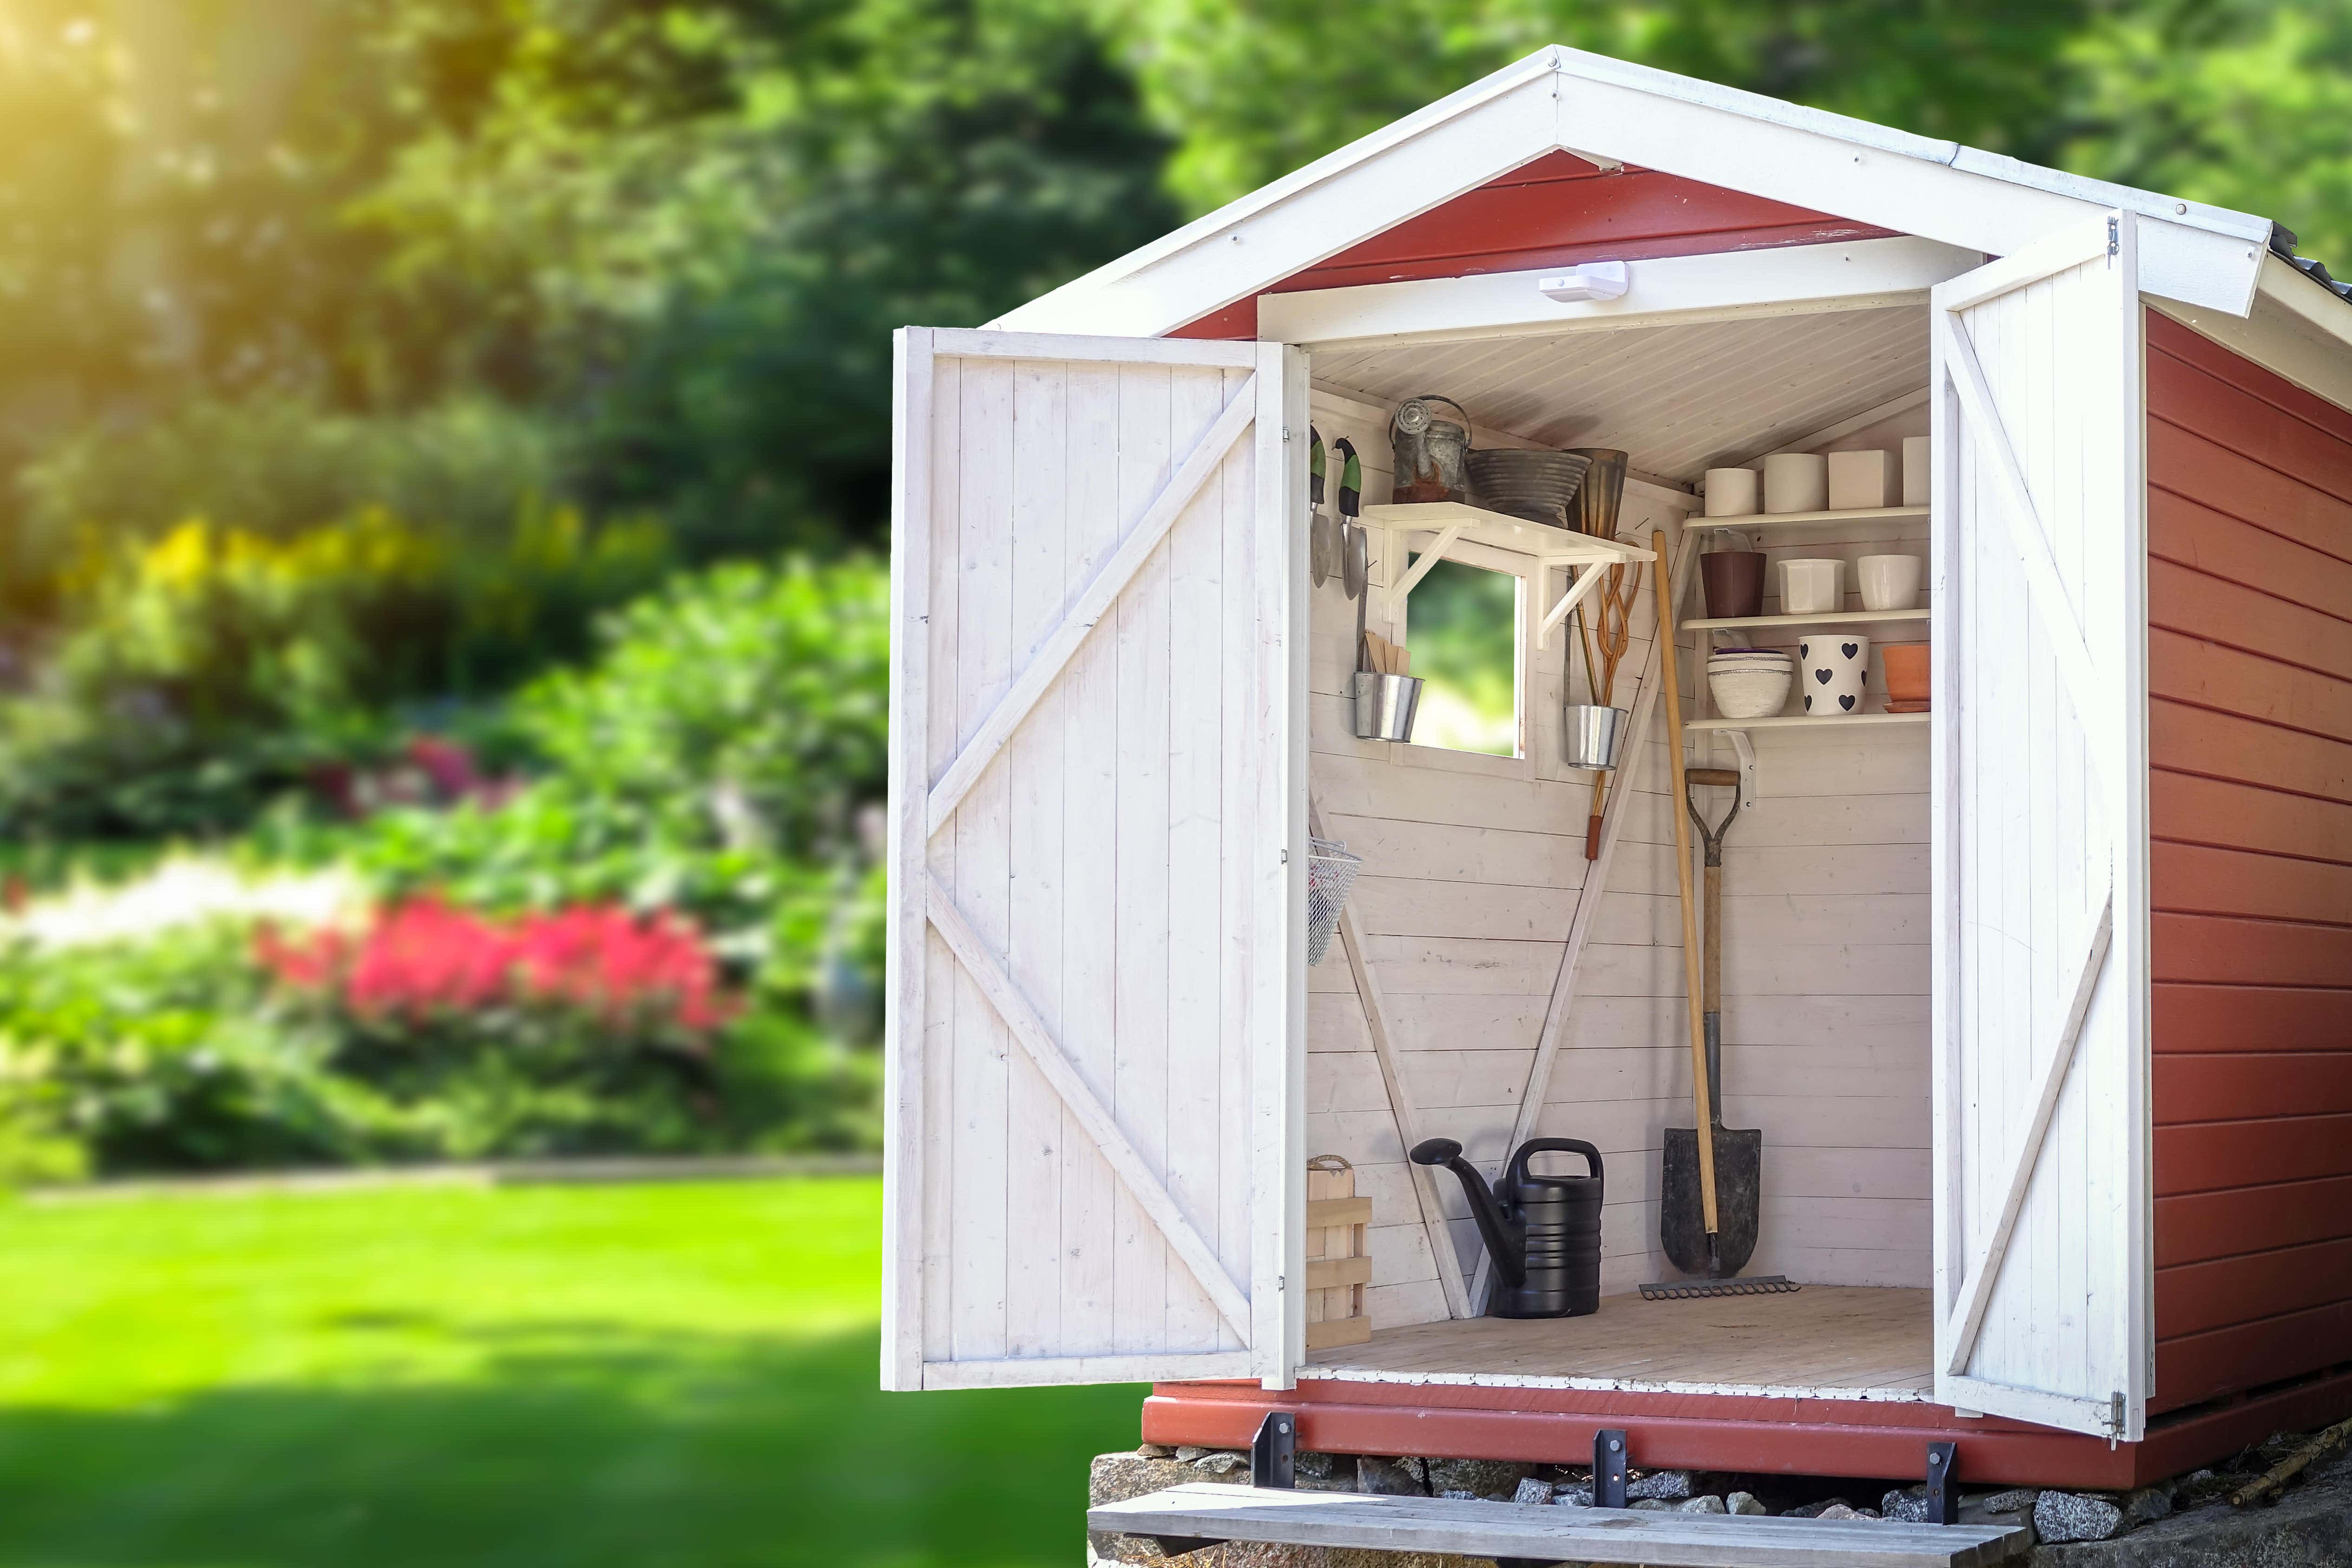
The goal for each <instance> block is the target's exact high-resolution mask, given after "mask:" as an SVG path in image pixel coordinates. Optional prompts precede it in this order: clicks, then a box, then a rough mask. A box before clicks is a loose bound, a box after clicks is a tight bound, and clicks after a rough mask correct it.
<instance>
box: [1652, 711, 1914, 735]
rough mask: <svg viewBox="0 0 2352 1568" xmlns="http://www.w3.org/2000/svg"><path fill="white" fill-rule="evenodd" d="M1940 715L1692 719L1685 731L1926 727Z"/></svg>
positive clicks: (1893, 714) (1788, 715) (1795, 714)
mask: <svg viewBox="0 0 2352 1568" xmlns="http://www.w3.org/2000/svg"><path fill="white" fill-rule="evenodd" d="M1933 717H1935V715H1934V714H1932V713H1845V714H1840V715H1838V716H1836V717H1834V718H1816V717H1814V716H1812V715H1811V714H1808V713H1794V714H1783V715H1780V716H1778V717H1774V718H1689V719H1685V720H1684V721H1683V727H1684V728H1685V729H1692V730H1700V729H1703V730H1710V731H1713V730H1735V729H1740V730H1744V729H1852V728H1853V727H1855V726H1857V725H1859V726H1861V727H1864V728H1865V729H1867V728H1872V727H1876V726H1878V725H1882V724H1925V723H1927V721H1928V720H1929V719H1931V718H1933Z"/></svg>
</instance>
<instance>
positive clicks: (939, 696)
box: [882, 328, 1307, 1388]
mask: <svg viewBox="0 0 2352 1568" xmlns="http://www.w3.org/2000/svg"><path fill="white" fill-rule="evenodd" d="M1306 431H1307V378H1306V366H1305V360H1304V356H1302V355H1300V354H1298V353H1297V351H1296V350H1286V349H1285V348H1283V347H1282V346H1281V345H1279V344H1261V343H1231V342H1195V341H1184V340H1149V339H1134V340H1129V339H1115V338H1077V337H1048V336H1041V335H1038V334H1034V333H1013V332H991V331H954V330H946V329H929V328H908V329H906V330H904V331H902V332H901V333H899V335H898V433H897V450H896V454H895V469H896V472H895V494H894V497H893V512H892V529H891V595H892V625H893V628H894V636H893V638H892V642H891V649H890V659H891V678H890V746H891V759H890V789H891V801H890V822H891V827H890V833H891V837H890V845H889V872H890V880H891V886H890V914H889V918H890V932H889V961H890V986H889V996H888V1009H889V1013H888V1022H887V1033H886V1043H885V1051H886V1063H887V1066H886V1071H887V1082H886V1088H885V1092H886V1095H887V1110H886V1115H887V1128H886V1134H885V1135H886V1147H887V1154H886V1156H885V1161H886V1163H885V1166H884V1185H885V1188H886V1205H887V1220H886V1224H887V1239H886V1249H885V1251H884V1254H883V1257H884V1264H883V1270H884V1279H883V1331H882V1382H883V1385H884V1386H885V1387H888V1388H957V1387H973V1386H981V1385H1011V1384H1042V1383H1108V1382H1124V1381H1129V1380H1141V1379H1169V1378H1197V1377H1234V1376H1247V1377H1258V1378H1263V1379H1265V1380H1268V1381H1269V1382H1274V1383H1277V1384H1281V1385H1286V1383H1287V1379H1288V1378H1289V1376H1290V1375H1291V1371H1292V1369H1293V1368H1294V1367H1295V1366H1296V1365H1297V1361H1298V1358H1299V1354H1300V1347H1301V1344H1302V1342H1303V1338H1304V1326H1303V1324H1304V1312H1303V1305H1302V1303H1303V1299H1304V1298H1303V1293H1302V1291H1298V1290H1286V1289H1285V1288H1284V1286H1285V1283H1286V1281H1288V1282H1293V1283H1295V1282H1296V1281H1297V1280H1298V1279H1299V1278H1300V1277H1301V1271H1302V1269H1303V1262H1302V1252H1303V1247H1302V1243H1301V1239H1300V1237H1299V1234H1298V1230H1297V1220H1298V1219H1299V1217H1300V1216H1302V1214H1303V1212H1304V1207H1303V1206H1304V1201H1305V1195H1304V1184H1305V1157H1306V1156H1305V1153H1304V1149H1303V1136H1304V1133H1303V1114H1302V1099H1303V1094H1304V1082H1303V1079H1304V1073H1305V1056H1304V1054H1303V1041H1304V1039H1305V1030H1306V1019H1305V1007H1306V986H1305V981H1304V976H1305V974H1306V938H1305V910H1306V879H1305V873H1306V864H1307V857H1306V847H1307V828H1306V799H1307V796H1306V789H1305V781H1306V780H1305V772H1304V768H1305V762H1306V734H1305V714H1304V709H1303V707H1302V706H1300V703H1299V700H1298V695H1299V694H1302V693H1303V692H1304V691H1305V689H1306V680H1305V657H1306V636H1305V613H1306V596H1305V592H1304V582H1305V554H1304V550H1305V546H1304V542H1303V541H1304V539H1305V530H1304V528H1303V526H1302V523H1303V516H1302V514H1303V511H1304V507H1305V497H1306V488H1307V477H1306V466H1307V465H1306V454H1307V439H1306ZM1294 432H1295V433H1296V434H1297V440H1295V441H1293V440H1291V439H1290V435H1291V434H1292V433H1294Z"/></svg>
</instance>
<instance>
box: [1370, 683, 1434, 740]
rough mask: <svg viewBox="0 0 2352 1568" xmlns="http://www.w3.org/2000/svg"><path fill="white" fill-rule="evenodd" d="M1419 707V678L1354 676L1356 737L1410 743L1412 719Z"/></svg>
mask: <svg viewBox="0 0 2352 1568" xmlns="http://www.w3.org/2000/svg"><path fill="white" fill-rule="evenodd" d="M1420 706H1421V677H1420V676H1419V675H1382V674H1374V673H1373V672H1372V671H1370V670H1358V671H1357V672H1356V737H1357V738H1358V739H1360V740H1411V739H1412V716H1413V714H1414V713H1415V711H1417V710H1418V709H1419V708H1420Z"/></svg>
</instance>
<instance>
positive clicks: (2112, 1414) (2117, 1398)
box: [2107, 1393, 2124, 1448]
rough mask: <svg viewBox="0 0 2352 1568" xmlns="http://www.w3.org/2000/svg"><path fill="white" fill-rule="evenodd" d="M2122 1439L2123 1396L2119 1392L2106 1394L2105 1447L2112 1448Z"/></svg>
mask: <svg viewBox="0 0 2352 1568" xmlns="http://www.w3.org/2000/svg"><path fill="white" fill-rule="evenodd" d="M2123 1440H2124V1396H2123V1395H2122V1394H2120V1393H2116V1394H2110V1395H2108V1396H2107V1447H2108V1448H2114V1447H2115V1446H2116V1444H2117V1443H2120V1442H2122V1441H2123Z"/></svg>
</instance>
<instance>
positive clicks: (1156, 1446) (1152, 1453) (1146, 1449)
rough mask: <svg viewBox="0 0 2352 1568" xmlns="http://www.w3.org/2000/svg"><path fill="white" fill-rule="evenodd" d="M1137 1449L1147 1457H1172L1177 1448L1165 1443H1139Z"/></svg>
mask: <svg viewBox="0 0 2352 1568" xmlns="http://www.w3.org/2000/svg"><path fill="white" fill-rule="evenodd" d="M1135 1451H1136V1452H1137V1453H1139V1454H1141V1455H1142V1456H1143V1457H1144V1458H1147V1459H1172V1458H1175V1457H1176V1450H1175V1449H1173V1448H1170V1447H1169V1446H1168V1445H1167V1444H1165V1443H1138V1444H1137V1445H1136V1446H1135Z"/></svg>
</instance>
